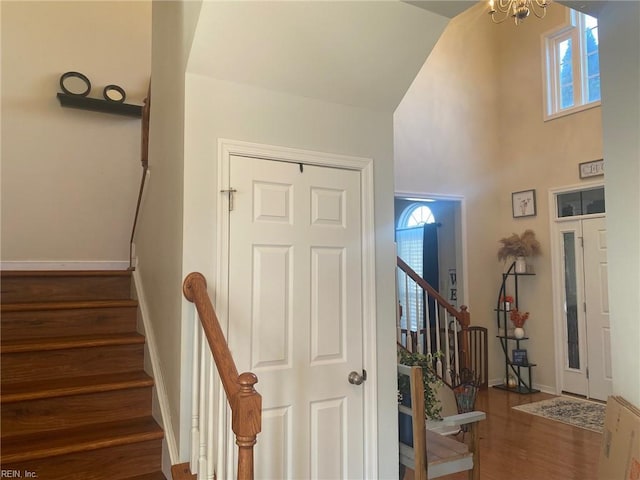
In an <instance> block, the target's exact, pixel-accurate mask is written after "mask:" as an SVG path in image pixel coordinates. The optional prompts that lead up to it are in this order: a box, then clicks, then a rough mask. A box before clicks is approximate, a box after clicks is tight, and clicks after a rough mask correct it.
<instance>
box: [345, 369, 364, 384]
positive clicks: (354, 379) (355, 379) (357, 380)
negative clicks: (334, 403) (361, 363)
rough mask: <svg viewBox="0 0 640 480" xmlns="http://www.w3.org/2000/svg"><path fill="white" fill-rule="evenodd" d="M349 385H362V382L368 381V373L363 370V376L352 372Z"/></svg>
mask: <svg viewBox="0 0 640 480" xmlns="http://www.w3.org/2000/svg"><path fill="white" fill-rule="evenodd" d="M348 379H349V383H350V384H351V385H362V382H364V381H365V380H366V379H367V371H366V370H363V371H362V375H360V374H359V373H358V372H355V371H354V372H351V373H350V374H349V377H348Z"/></svg>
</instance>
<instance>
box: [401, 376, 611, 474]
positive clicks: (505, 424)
mask: <svg viewBox="0 0 640 480" xmlns="http://www.w3.org/2000/svg"><path fill="white" fill-rule="evenodd" d="M552 397H553V395H548V394H545V393H537V394H533V395H519V394H517V393H510V392H506V391H502V390H497V389H495V388H489V389H488V390H484V391H482V392H481V393H480V395H479V396H478V400H477V403H476V405H477V409H478V410H483V411H485V412H486V413H487V419H486V420H485V421H483V422H480V478H481V479H482V480H514V479H518V480H595V479H596V478H597V473H598V455H599V454H600V440H601V438H602V435H601V434H599V433H594V432H591V431H588V430H584V429H581V428H577V427H572V426H570V425H565V424H563V423H559V422H555V421H552V420H547V419H545V418H541V417H538V416H535V415H530V414H527V413H524V412H519V411H517V410H513V409H512V408H511V407H513V406H516V405H521V404H523V403H531V402H536V401H538V400H544V399H546V398H552ZM441 478H443V479H444V480H463V479H464V480H466V479H467V478H468V477H467V474H466V473H460V474H455V475H448V476H446V477H441ZM412 479H413V472H410V471H408V472H407V474H406V475H405V477H404V480H412Z"/></svg>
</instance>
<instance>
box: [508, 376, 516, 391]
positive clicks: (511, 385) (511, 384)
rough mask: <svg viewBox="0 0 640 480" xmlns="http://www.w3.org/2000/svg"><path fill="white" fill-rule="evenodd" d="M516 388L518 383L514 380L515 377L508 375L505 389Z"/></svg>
mask: <svg viewBox="0 0 640 480" xmlns="http://www.w3.org/2000/svg"><path fill="white" fill-rule="evenodd" d="M517 386H518V382H517V380H516V377H514V376H513V375H509V378H508V379H507V387H509V388H516V387H517Z"/></svg>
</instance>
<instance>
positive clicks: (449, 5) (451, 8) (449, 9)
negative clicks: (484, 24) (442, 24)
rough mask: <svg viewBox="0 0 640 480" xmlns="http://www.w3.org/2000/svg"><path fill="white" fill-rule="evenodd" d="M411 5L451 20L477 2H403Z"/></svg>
mask: <svg viewBox="0 0 640 480" xmlns="http://www.w3.org/2000/svg"><path fill="white" fill-rule="evenodd" d="M404 1H406V2H407V3H410V4H411V5H414V6H416V7H419V8H423V9H425V10H428V11H430V12H433V13H437V14H438V15H442V16H444V17H447V18H453V17H455V16H456V15H458V14H459V13H462V12H464V11H465V10H466V9H468V8H471V7H473V6H474V5H475V4H476V3H478V0H413V1H410V0H404Z"/></svg>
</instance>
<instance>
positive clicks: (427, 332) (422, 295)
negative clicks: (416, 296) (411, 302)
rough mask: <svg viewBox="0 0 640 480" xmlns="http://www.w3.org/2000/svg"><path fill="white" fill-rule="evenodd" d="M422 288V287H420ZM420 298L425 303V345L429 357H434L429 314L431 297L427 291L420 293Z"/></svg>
mask: <svg viewBox="0 0 640 480" xmlns="http://www.w3.org/2000/svg"><path fill="white" fill-rule="evenodd" d="M420 288H422V287H420ZM420 298H421V299H423V303H425V305H424V308H423V309H422V312H424V313H423V315H424V319H425V320H424V326H425V337H426V338H425V341H424V343H425V344H426V345H427V355H432V354H433V352H432V348H431V315H430V313H429V295H428V294H427V292H426V291H425V290H422V291H421V292H420Z"/></svg>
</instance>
